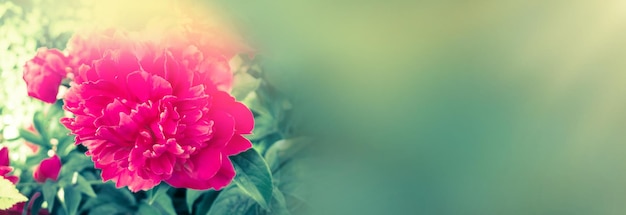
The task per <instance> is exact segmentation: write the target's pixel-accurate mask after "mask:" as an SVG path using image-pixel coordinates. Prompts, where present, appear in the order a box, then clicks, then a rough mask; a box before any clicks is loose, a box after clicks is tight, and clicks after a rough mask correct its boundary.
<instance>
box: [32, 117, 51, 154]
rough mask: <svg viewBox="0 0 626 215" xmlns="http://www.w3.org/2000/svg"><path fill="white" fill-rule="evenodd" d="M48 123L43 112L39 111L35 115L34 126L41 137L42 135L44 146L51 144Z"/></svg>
mask: <svg viewBox="0 0 626 215" xmlns="http://www.w3.org/2000/svg"><path fill="white" fill-rule="evenodd" d="M46 122H47V121H46V120H45V118H44V116H43V113H42V112H41V111H37V112H36V113H35V115H33V125H34V126H35V129H36V130H37V132H39V135H41V140H42V141H43V144H44V145H48V144H50V142H49V141H50V140H49V139H48V130H47V128H48V126H47V124H46ZM47 148H49V147H47Z"/></svg>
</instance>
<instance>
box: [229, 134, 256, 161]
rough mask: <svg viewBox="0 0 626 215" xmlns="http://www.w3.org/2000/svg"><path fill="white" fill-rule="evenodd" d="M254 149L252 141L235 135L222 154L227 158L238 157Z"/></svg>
mask: <svg viewBox="0 0 626 215" xmlns="http://www.w3.org/2000/svg"><path fill="white" fill-rule="evenodd" d="M250 148H252V143H251V142H250V140H248V139H246V138H244V137H243V136H241V135H239V134H235V135H233V138H231V139H230V141H229V142H228V144H227V145H226V147H224V149H222V153H223V154H224V155H227V156H231V155H236V154H239V153H241V152H243V151H246V150H248V149H250Z"/></svg>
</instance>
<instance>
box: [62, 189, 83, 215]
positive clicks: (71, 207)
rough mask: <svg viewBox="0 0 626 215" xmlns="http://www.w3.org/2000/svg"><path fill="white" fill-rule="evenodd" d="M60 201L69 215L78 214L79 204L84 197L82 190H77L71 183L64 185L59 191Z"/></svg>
mask: <svg viewBox="0 0 626 215" xmlns="http://www.w3.org/2000/svg"><path fill="white" fill-rule="evenodd" d="M58 197H59V201H60V202H61V205H63V209H65V212H67V214H69V215H74V214H76V211H77V210H78V205H79V203H80V200H81V198H82V196H81V194H80V191H78V190H76V189H75V188H74V186H72V185H69V186H66V187H62V188H61V189H60V190H59V192H58Z"/></svg>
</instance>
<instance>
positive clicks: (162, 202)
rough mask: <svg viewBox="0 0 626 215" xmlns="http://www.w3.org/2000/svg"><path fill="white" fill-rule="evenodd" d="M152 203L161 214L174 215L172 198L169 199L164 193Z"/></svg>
mask: <svg viewBox="0 0 626 215" xmlns="http://www.w3.org/2000/svg"><path fill="white" fill-rule="evenodd" d="M154 203H156V204H153V206H155V207H156V208H158V209H160V211H161V214H168V215H176V210H175V209H174V204H172V198H170V196H169V195H167V194H166V193H162V194H161V195H158V196H157V197H156V200H155V202H154Z"/></svg>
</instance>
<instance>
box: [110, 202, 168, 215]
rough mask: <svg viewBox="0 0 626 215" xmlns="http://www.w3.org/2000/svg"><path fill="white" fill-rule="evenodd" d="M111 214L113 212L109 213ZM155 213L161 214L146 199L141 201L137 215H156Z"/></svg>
mask: <svg viewBox="0 0 626 215" xmlns="http://www.w3.org/2000/svg"><path fill="white" fill-rule="evenodd" d="M109 214H112V213H109ZM155 214H160V212H159V210H157V209H156V208H155V207H154V206H152V205H149V204H148V203H147V202H146V201H141V202H140V203H139V209H138V210H137V215H155Z"/></svg>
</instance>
